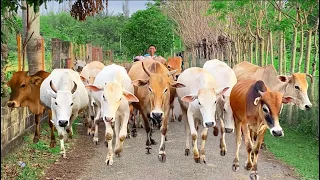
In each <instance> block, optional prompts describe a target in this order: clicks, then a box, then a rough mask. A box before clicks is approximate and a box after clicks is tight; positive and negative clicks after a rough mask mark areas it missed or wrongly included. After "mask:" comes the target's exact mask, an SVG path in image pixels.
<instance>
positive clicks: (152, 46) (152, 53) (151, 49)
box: [148, 45, 156, 56]
mask: <svg viewBox="0 0 320 180" xmlns="http://www.w3.org/2000/svg"><path fill="white" fill-rule="evenodd" d="M148 53H149V54H150V56H154V54H155V53H156V46H155V45H150V46H149V47H148Z"/></svg>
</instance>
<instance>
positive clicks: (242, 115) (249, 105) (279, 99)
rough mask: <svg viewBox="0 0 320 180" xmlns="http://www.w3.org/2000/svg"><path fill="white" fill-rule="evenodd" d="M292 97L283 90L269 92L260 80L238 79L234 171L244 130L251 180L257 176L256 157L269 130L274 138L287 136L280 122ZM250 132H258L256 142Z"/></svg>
mask: <svg viewBox="0 0 320 180" xmlns="http://www.w3.org/2000/svg"><path fill="white" fill-rule="evenodd" d="M293 100H294V98H293V97H290V96H286V97H283V95H282V93H280V92H277V91H270V89H269V88H267V87H266V86H265V84H264V82H263V81H261V80H258V81H257V80H253V79H242V80H240V81H238V82H237V84H236V85H235V86H234V87H233V89H232V90H231V94H230V105H231V108H232V111H233V116H234V120H235V132H236V146H237V150H236V157H235V159H234V161H233V165H232V169H233V170H234V171H237V170H238V169H239V148H240V145H241V132H242V133H243V136H244V141H245V145H246V149H247V153H248V158H247V161H246V163H245V168H246V169H247V170H250V169H251V174H250V178H251V179H258V173H257V160H258V153H259V149H260V146H261V143H262V141H263V137H264V134H265V132H266V130H267V129H269V130H270V133H271V134H272V135H273V136H275V137H278V136H283V135H284V133H283V131H282V128H281V126H280V123H279V114H280V112H281V109H282V103H285V104H286V103H289V102H292V101H293ZM250 131H252V132H254V133H257V135H258V136H257V140H256V142H255V143H254V144H253V142H252V139H251V137H250ZM251 156H253V157H251Z"/></svg>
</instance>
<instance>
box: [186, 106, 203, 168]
mask: <svg viewBox="0 0 320 180" xmlns="http://www.w3.org/2000/svg"><path fill="white" fill-rule="evenodd" d="M187 117H188V123H189V126H190V131H191V136H192V145H193V159H194V160H195V162H196V163H200V156H199V150H198V145H197V137H198V133H197V130H196V127H195V120H194V118H193V112H192V111H191V110H190V108H188V112H187Z"/></svg>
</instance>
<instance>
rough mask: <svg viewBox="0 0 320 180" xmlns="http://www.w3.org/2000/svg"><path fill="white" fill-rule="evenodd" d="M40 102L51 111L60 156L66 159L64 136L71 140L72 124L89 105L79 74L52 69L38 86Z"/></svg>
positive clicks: (66, 70)
mask: <svg viewBox="0 0 320 180" xmlns="http://www.w3.org/2000/svg"><path fill="white" fill-rule="evenodd" d="M40 100H41V102H42V103H43V104H44V105H45V106H46V107H47V108H49V109H51V110H52V122H53V124H54V125H55V127H56V129H57V131H58V134H59V137H60V145H61V148H60V149H61V152H60V154H61V155H62V156H63V158H66V150H65V147H64V140H65V139H66V138H67V136H66V134H67V133H68V134H69V137H70V138H72V135H73V131H72V122H73V120H74V119H76V118H77V116H78V114H79V113H80V112H81V111H83V110H85V109H86V108H87V106H88V104H89V99H88V93H87V90H86V89H85V87H84V85H83V83H82V82H81V79H80V75H79V73H77V72H76V71H73V70H72V69H54V70H53V71H52V72H51V74H50V75H49V76H48V77H47V78H46V79H45V80H44V81H43V83H42V84H41V86H40Z"/></svg>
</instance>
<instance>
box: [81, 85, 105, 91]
mask: <svg viewBox="0 0 320 180" xmlns="http://www.w3.org/2000/svg"><path fill="white" fill-rule="evenodd" d="M85 87H86V88H87V89H89V90H91V91H93V92H98V91H101V90H102V88H99V87H97V86H95V85H91V84H90V85H85Z"/></svg>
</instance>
